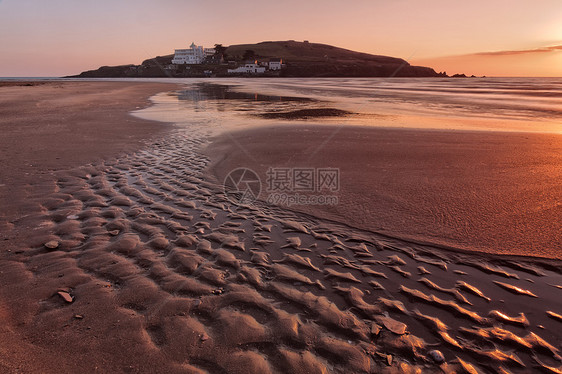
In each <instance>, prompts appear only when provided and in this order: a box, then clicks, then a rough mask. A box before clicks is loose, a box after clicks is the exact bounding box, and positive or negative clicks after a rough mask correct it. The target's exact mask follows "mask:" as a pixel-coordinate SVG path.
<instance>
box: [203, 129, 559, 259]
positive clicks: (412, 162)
mask: <svg viewBox="0 0 562 374" xmlns="http://www.w3.org/2000/svg"><path fill="white" fill-rule="evenodd" d="M206 153H207V154H208V155H210V156H211V158H212V159H213V164H212V165H211V167H210V169H211V171H212V174H213V175H214V177H215V179H216V180H218V181H222V180H224V178H225V177H226V175H227V174H228V173H229V172H230V171H231V170H233V169H235V168H237V167H246V168H250V169H252V170H254V171H256V172H257V173H258V175H259V176H260V178H261V179H262V184H264V186H265V185H266V179H267V175H266V172H267V169H268V168H269V167H273V168H296V167H312V168H338V169H340V190H339V191H338V193H337V196H338V197H339V204H337V205H335V206H332V205H328V206H321V205H293V206H292V207H291V208H292V209H295V210H299V211H302V212H305V213H309V214H312V215H315V216H318V217H322V218H327V219H331V220H335V221H338V222H345V223H346V224H348V225H350V226H353V227H357V228H361V229H365V230H369V231H374V232H379V233H383V234H386V235H391V236H394V237H399V238H405V239H409V240H412V241H415V242H422V243H432V244H435V245H437V246H443V247H448V248H451V249H454V248H456V249H460V250H465V251H481V252H484V253H488V254H497V255H518V256H533V257H545V258H554V259H562V226H561V224H560V222H562V202H561V200H560V199H561V197H562V136H560V135H549V134H530V133H506V132H503V133H497V132H469V131H445V130H429V131H428V130H407V129H396V130H393V129H376V128H365V127H350V126H344V127H339V126H308V125H306V124H305V123H303V124H299V125H270V126H264V127H262V128H259V129H251V130H243V131H236V132H230V133H228V135H223V136H220V137H217V138H216V139H215V140H214V141H213V144H212V145H211V146H210V147H209V148H208V149H207V150H206ZM264 188H265V187H264ZM266 196H267V194H266V193H265V192H263V193H262V195H261V198H262V199H264V198H266Z"/></svg>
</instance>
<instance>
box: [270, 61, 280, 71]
mask: <svg viewBox="0 0 562 374" xmlns="http://www.w3.org/2000/svg"><path fill="white" fill-rule="evenodd" d="M282 67H283V60H282V59H280V58H272V59H271V60H269V70H281V68H282Z"/></svg>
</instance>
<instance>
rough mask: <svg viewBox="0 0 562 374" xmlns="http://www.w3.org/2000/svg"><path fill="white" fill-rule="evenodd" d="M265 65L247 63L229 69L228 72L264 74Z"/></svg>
mask: <svg viewBox="0 0 562 374" xmlns="http://www.w3.org/2000/svg"><path fill="white" fill-rule="evenodd" d="M263 73H265V67H264V66H259V65H258V64H245V65H244V66H240V67H237V68H236V69H228V74H263Z"/></svg>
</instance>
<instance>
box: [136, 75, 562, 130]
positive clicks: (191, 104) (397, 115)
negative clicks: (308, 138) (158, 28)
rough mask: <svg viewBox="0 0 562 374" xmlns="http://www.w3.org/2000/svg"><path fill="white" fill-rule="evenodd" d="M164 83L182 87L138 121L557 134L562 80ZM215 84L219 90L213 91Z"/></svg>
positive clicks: (162, 97) (162, 98)
mask: <svg viewBox="0 0 562 374" xmlns="http://www.w3.org/2000/svg"><path fill="white" fill-rule="evenodd" d="M153 80H154V81H162V80H161V79H153ZM164 81H167V82H170V81H173V82H178V83H184V84H185V85H186V86H185V89H184V90H183V91H182V92H179V93H177V94H161V95H157V96H155V97H154V98H153V101H154V102H155V104H157V107H156V108H153V111H152V112H151V111H150V110H149V111H143V112H142V114H141V115H142V116H144V117H153V116H155V117H157V118H159V119H165V120H171V121H172V122H181V117H182V116H181V115H180V116H179V117H180V118H176V117H178V111H185V113H184V114H185V115H187V113H191V114H193V113H194V112H196V113H197V115H196V117H197V118H201V117H206V118H207V119H210V120H221V121H222V122H223V123H224V124H225V125H226V123H227V122H228V125H232V126H234V127H236V126H240V125H242V126H243V125H244V124H245V125H248V126H255V125H259V124H260V123H259V121H263V119H259V120H258V118H256V116H255V114H256V113H268V112H276V111H280V112H283V111H290V110H297V109H302V108H311V107H312V108H337V109H343V110H347V111H350V112H353V113H355V114H354V115H350V116H346V117H339V118H322V119H318V118H317V119H314V118H309V119H308V120H307V122H309V123H322V124H343V125H359V126H375V127H390V128H423V129H453V130H478V131H513V132H539V133H558V134H562V78H305V79H296V78H286V79H260V78H246V79H240V78H237V79H173V80H164ZM215 85H221V86H223V88H222V89H217V88H216V87H217V86H215ZM224 86H226V87H227V88H226V89H225V88H224ZM213 87H214V88H213ZM299 99H300V100H299ZM307 99H309V100H307ZM226 117H228V118H226ZM184 118H185V117H184ZM153 119H156V118H153ZM275 121H276V122H281V123H282V122H287V121H280V120H279V119H276V120H275ZM269 122H271V120H269ZM265 123H267V121H265Z"/></svg>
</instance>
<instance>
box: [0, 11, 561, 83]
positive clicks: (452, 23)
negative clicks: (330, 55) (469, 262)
mask: <svg viewBox="0 0 562 374" xmlns="http://www.w3.org/2000/svg"><path fill="white" fill-rule="evenodd" d="M288 39H294V40H304V39H306V40H309V41H310V42H316V43H326V44H331V45H335V46H338V47H343V48H348V49H352V50H357V51H361V52H368V53H374V54H381V55H388V56H394V57H401V58H404V59H406V60H408V61H409V62H410V63H412V64H422V65H425V66H431V67H433V68H434V69H435V70H437V71H447V73H449V74H454V73H457V72H459V73H461V72H462V73H466V74H475V75H488V76H558V77H560V76H562V1H561V0H472V1H463V2H461V1H453V0H426V1H420V0H351V1H346V2H344V1H341V0H321V1H319V0H305V1H303V0H298V1H296V0H283V1H268V0H262V1H255V0H252V1H249V0H237V1H232V0H210V1H190V0H160V1H154V0H152V1H151V0H111V1H109V0H96V1H85V0H82V1H77V0H49V1H46V0H0V76H61V75H70V74H77V73H79V72H81V71H83V70H89V69H95V68H98V67H99V66H101V65H119V64H130V63H135V64H138V63H140V62H142V61H143V60H144V59H147V58H150V57H154V56H156V55H166V54H171V53H173V50H174V48H182V47H187V46H188V45H189V44H191V42H192V41H193V42H195V43H196V44H199V45H204V46H213V45H214V44H215V43H221V44H223V45H230V44H240V43H254V42H260V41H265V40H288Z"/></svg>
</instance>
